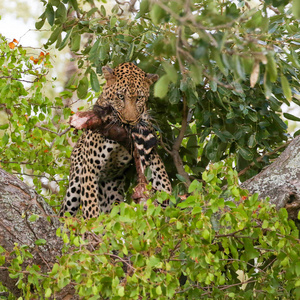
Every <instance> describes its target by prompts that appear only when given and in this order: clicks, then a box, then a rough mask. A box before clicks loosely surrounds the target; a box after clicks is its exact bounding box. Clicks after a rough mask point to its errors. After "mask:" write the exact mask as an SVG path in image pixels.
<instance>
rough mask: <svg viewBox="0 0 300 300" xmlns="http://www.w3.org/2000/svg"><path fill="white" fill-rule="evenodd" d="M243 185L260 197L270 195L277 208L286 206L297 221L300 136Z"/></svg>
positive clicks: (299, 196) (299, 200)
mask: <svg viewBox="0 0 300 300" xmlns="http://www.w3.org/2000/svg"><path fill="white" fill-rule="evenodd" d="M242 187H243V188H245V189H247V190H249V192H250V193H252V194H253V193H259V197H260V198H266V197H270V203H272V204H275V205H276V208H277V209H280V208H282V207H285V208H286V209H287V211H288V214H289V217H290V218H291V219H292V220H294V221H297V217H298V212H299V209H300V136H298V137H296V138H295V139H294V140H293V141H292V142H291V143H290V144H289V146H288V147H287V148H286V149H285V150H284V152H282V153H281V155H280V156H279V157H278V158H277V159H276V160H275V161H274V162H273V163H272V164H271V165H270V166H268V167H267V168H266V169H264V170H262V171H261V172H260V173H259V174H257V175H256V176H254V177H252V178H250V179H248V180H247V181H245V182H244V183H243V184H242Z"/></svg>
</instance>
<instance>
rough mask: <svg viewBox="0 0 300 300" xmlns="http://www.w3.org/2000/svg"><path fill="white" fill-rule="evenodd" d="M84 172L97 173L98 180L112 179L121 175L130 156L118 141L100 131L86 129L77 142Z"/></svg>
mask: <svg viewBox="0 0 300 300" xmlns="http://www.w3.org/2000/svg"><path fill="white" fill-rule="evenodd" d="M78 146H79V149H78V152H80V155H82V158H83V164H84V165H86V172H87V173H92V174H97V176H98V177H99V180H108V179H113V178H115V177H117V176H120V175H122V173H123V172H124V170H125V169H126V168H127V167H128V165H129V163H130V161H131V159H132V156H131V154H130V153H129V152H128V151H127V150H126V149H125V148H124V147H123V146H122V145H120V144H119V143H117V142H116V141H112V140H110V139H108V138H106V137H104V136H103V135H101V134H100V133H97V132H94V131H91V130H88V131H87V132H86V133H85V134H84V135H83V136H82V141H79V143H78Z"/></svg>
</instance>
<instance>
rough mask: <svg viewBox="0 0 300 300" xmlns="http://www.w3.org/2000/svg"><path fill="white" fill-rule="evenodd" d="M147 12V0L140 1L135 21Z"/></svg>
mask: <svg viewBox="0 0 300 300" xmlns="http://www.w3.org/2000/svg"><path fill="white" fill-rule="evenodd" d="M148 11H149V1H148V0H142V2H141V4H140V11H139V12H138V14H137V16H136V17H135V18H136V19H138V18H140V17H141V16H142V15H144V14H145V13H147V12H148Z"/></svg>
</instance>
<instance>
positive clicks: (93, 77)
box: [90, 70, 100, 93]
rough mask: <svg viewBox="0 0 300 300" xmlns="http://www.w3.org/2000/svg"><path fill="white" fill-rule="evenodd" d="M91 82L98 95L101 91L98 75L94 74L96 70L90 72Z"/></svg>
mask: <svg viewBox="0 0 300 300" xmlns="http://www.w3.org/2000/svg"><path fill="white" fill-rule="evenodd" d="M90 80H91V86H92V89H93V90H94V91H95V92H96V93H98V92H99V91H100V84H99V80H98V77H97V74H96V73H95V72H94V70H91V71H90Z"/></svg>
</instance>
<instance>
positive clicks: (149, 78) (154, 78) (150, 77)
mask: <svg viewBox="0 0 300 300" xmlns="http://www.w3.org/2000/svg"><path fill="white" fill-rule="evenodd" d="M158 78H159V76H158V75H157V74H150V73H147V74H146V82H147V83H148V84H149V85H151V84H153V83H154V82H156V81H157V80H158Z"/></svg>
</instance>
